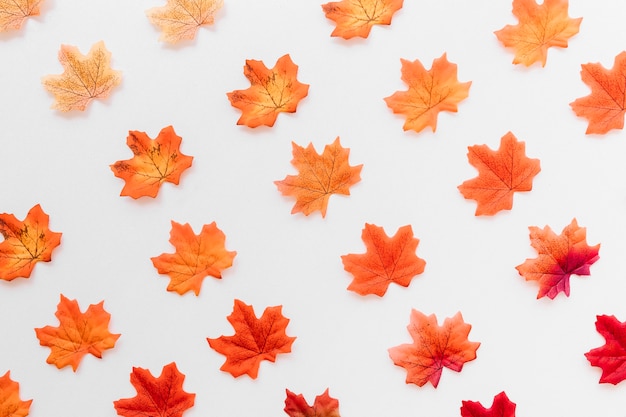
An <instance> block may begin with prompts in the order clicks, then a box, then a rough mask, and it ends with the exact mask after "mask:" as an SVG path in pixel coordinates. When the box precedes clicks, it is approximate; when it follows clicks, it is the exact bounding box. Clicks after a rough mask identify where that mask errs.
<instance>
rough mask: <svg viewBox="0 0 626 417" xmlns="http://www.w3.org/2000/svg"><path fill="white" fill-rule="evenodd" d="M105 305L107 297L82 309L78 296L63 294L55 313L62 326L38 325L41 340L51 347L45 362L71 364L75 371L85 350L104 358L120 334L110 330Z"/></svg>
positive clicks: (44, 344)
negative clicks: (82, 310)
mask: <svg viewBox="0 0 626 417" xmlns="http://www.w3.org/2000/svg"><path fill="white" fill-rule="evenodd" d="M103 305H104V301H100V302H99V303H98V304H91V305H90V306H89V307H88V308H87V311H85V312H84V313H82V312H81V311H80V308H79V307H78V302H77V301H76V300H69V299H68V298H66V297H65V296H63V294H61V301H60V302H59V305H58V306H57V311H56V313H55V314H54V315H55V316H56V317H57V318H58V319H59V326H58V327H52V326H46V327H42V328H36V329H35V333H36V334H37V338H38V339H39V344H40V345H41V346H47V347H49V348H50V350H51V352H50V355H49V356H48V359H47V360H46V362H48V363H49V364H52V365H55V366H56V367H57V368H59V369H61V368H63V367H64V366H68V365H71V366H72V369H73V370H74V372H76V368H78V365H79V364H80V361H81V360H82V359H83V357H84V356H85V355H86V354H88V353H91V354H92V355H94V356H95V357H96V358H102V352H103V351H104V350H106V349H111V348H113V347H114V346H115V342H116V341H117V339H118V338H119V337H120V335H119V334H113V333H111V332H109V320H111V315H110V314H109V313H107V312H106V311H105V310H104V307H103Z"/></svg>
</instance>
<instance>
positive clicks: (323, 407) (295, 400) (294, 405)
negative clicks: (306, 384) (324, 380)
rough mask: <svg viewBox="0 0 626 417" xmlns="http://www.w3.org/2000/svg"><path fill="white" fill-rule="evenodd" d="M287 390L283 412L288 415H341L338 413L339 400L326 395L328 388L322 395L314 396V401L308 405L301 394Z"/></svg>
mask: <svg viewBox="0 0 626 417" xmlns="http://www.w3.org/2000/svg"><path fill="white" fill-rule="evenodd" d="M286 391H287V398H286V399H285V413H287V414H288V415H289V417H341V416H340V415H339V401H337V399H335V398H332V397H331V396H330V395H328V388H327V389H326V391H324V393H323V394H322V395H318V396H317V397H315V402H314V403H313V405H312V406H310V405H309V404H308V403H307V402H306V400H305V399H304V397H303V396H302V394H298V395H296V394H294V393H293V392H291V391H289V390H286Z"/></svg>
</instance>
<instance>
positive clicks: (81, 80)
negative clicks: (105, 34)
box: [42, 41, 122, 112]
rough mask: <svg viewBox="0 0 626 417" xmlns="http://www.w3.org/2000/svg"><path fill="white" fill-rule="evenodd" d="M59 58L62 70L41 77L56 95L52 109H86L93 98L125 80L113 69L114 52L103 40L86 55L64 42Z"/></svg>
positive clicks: (64, 110) (103, 95)
mask: <svg viewBox="0 0 626 417" xmlns="http://www.w3.org/2000/svg"><path fill="white" fill-rule="evenodd" d="M59 61H60V62H61V65H62V66H63V70H64V71H63V73H62V74H60V75H47V76H45V77H43V78H42V83H43V85H44V87H45V88H46V90H48V91H49V92H50V93H52V94H54V97H55V102H54V104H53V105H52V108H53V109H57V110H60V111H63V112H67V111H70V110H81V111H82V110H85V108H86V107H87V105H88V104H89V103H90V102H91V101H92V100H93V99H104V98H107V97H108V96H109V94H110V93H111V90H112V89H113V87H115V86H117V85H118V84H120V83H121V82H122V73H121V72H120V71H116V70H113V69H111V53H110V52H109V51H108V50H107V49H106V47H105V46H104V42H102V41H100V42H97V43H95V44H94V45H93V46H92V47H91V49H90V50H89V53H88V54H87V55H83V54H81V53H80V51H79V50H78V48H76V47H75V46H69V45H61V50H60V51H59Z"/></svg>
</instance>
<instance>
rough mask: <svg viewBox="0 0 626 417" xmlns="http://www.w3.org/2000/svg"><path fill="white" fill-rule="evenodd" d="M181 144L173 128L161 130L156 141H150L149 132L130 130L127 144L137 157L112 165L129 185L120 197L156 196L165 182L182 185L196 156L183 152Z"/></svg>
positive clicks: (118, 175)
mask: <svg viewBox="0 0 626 417" xmlns="http://www.w3.org/2000/svg"><path fill="white" fill-rule="evenodd" d="M181 141H182V138H181V137H180V136H178V135H177V134H176V132H174V128H173V127H172V126H167V127H164V128H163V129H161V131H160V132H159V135H158V136H157V137H156V139H150V137H148V135H146V133H145V132H139V131H136V130H131V131H129V132H128V137H127V138H126V144H127V145H128V147H129V148H130V149H131V150H132V151H133V154H134V156H133V158H132V159H126V160H123V161H117V162H116V163H115V164H113V165H111V171H113V174H114V175H115V176H116V177H119V178H121V179H123V180H124V181H125V182H126V184H125V185H124V188H122V192H121V193H120V195H122V196H130V197H132V198H139V197H156V195H157V193H158V192H159V188H160V187H161V184H163V183H164V182H171V183H173V184H176V185H178V182H179V181H180V176H181V174H182V173H183V171H185V170H186V169H187V168H189V167H190V166H191V163H192V161H193V157H192V156H188V155H185V154H183V153H182V152H181V151H180V144H181Z"/></svg>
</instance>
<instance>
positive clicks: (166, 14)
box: [146, 0, 224, 43]
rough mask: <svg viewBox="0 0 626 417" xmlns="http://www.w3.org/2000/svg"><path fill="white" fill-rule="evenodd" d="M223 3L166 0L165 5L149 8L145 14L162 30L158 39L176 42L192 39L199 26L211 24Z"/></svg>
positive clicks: (216, 0) (201, 0)
mask: <svg viewBox="0 0 626 417" xmlns="http://www.w3.org/2000/svg"><path fill="white" fill-rule="evenodd" d="M223 5H224V0H167V4H166V5H165V6H162V7H154V8H152V9H149V10H148V11H146V15H147V16H148V19H150V22H152V23H153V24H154V25H156V26H158V27H159V29H161V31H162V32H163V33H161V37H160V38H159V39H160V40H162V41H164V42H168V43H176V42H178V41H182V40H185V39H187V40H191V39H193V38H194V37H195V36H196V32H197V31H198V28H199V27H200V26H204V25H212V24H213V22H214V15H215V13H216V12H217V11H218V10H219V9H221V8H222V6H223Z"/></svg>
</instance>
